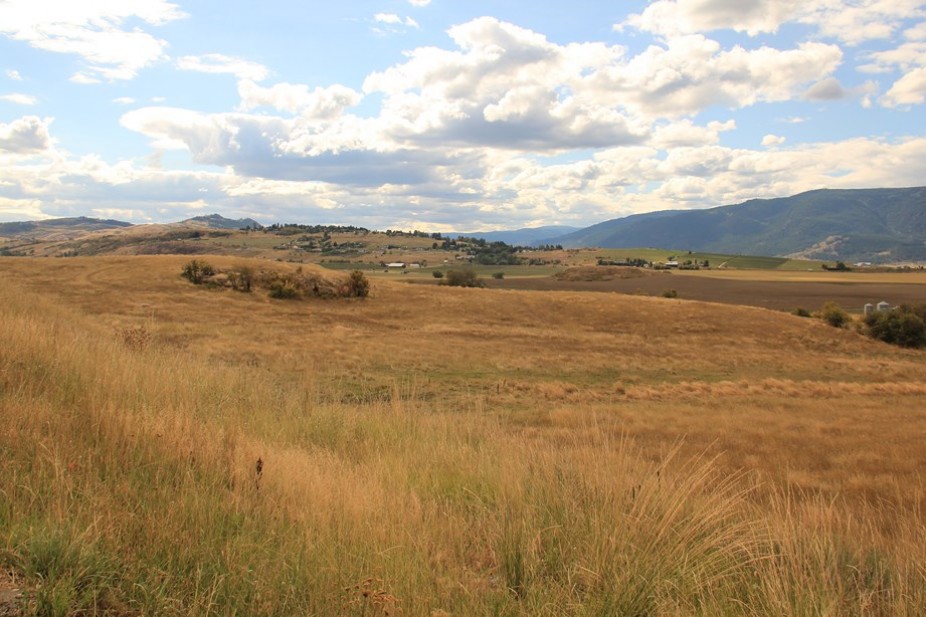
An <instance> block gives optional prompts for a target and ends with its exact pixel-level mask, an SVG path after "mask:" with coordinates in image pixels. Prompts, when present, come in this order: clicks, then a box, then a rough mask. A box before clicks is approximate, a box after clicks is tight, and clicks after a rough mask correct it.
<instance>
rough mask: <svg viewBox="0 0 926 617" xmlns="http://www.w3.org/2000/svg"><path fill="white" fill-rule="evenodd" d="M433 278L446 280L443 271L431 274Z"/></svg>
mask: <svg viewBox="0 0 926 617" xmlns="http://www.w3.org/2000/svg"><path fill="white" fill-rule="evenodd" d="M431 276H433V277H434V278H436V279H442V278H444V271H443V270H435V271H433V272H432V273H431Z"/></svg>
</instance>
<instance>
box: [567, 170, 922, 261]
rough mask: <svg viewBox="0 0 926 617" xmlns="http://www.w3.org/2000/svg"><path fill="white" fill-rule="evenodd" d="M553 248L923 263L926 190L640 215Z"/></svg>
mask: <svg viewBox="0 0 926 617" xmlns="http://www.w3.org/2000/svg"><path fill="white" fill-rule="evenodd" d="M553 241H555V242H557V243H561V244H563V245H564V246H600V247H610V248H618V247H631V246H663V247H665V246H670V247H679V248H683V249H686V250H695V251H710V252H717V253H733V254H749V255H771V256H788V255H799V256H801V257H804V258H810V259H829V260H833V259H840V260H844V261H871V262H891V261H907V260H926V187H919V188H906V189H866V190H817V191H809V192H807V193H801V194H800V195H795V196H793V197H786V198H780V199H754V200H750V201H747V202H744V203H742V204H738V205H732V206H721V207H719V208H711V209H708V210H685V211H681V210H678V211H663V212H654V213H650V214H640V215H635V216H629V217H626V218H622V219H614V220H611V221H605V222H603V223H599V224H597V225H593V226H591V227H588V228H586V229H584V230H581V231H578V232H575V233H573V234H568V235H565V236H561V237H558V238H554V239H553Z"/></svg>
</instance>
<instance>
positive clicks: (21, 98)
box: [0, 92, 39, 105]
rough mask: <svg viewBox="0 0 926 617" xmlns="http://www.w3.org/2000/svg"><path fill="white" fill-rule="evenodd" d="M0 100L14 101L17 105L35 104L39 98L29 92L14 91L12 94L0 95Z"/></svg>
mask: <svg viewBox="0 0 926 617" xmlns="http://www.w3.org/2000/svg"><path fill="white" fill-rule="evenodd" d="M0 101H6V102H7V103H16V104H17V105H35V104H36V103H38V102H39V100H38V99H37V98H35V97H34V96H32V95H31V94H21V93H18V92H14V93H13V94H3V95H0Z"/></svg>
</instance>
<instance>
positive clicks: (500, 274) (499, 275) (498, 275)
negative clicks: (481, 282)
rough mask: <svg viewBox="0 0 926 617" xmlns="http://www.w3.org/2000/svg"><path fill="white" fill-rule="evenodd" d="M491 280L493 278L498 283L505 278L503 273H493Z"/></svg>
mask: <svg viewBox="0 0 926 617" xmlns="http://www.w3.org/2000/svg"><path fill="white" fill-rule="evenodd" d="M492 278H494V279H495V280H496V281H500V280H502V279H503V278H505V273H504V272H493V273H492Z"/></svg>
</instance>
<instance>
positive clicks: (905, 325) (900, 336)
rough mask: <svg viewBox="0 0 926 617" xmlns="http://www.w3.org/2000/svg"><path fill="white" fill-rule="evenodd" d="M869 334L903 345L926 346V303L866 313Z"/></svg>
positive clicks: (880, 339) (886, 341)
mask: <svg viewBox="0 0 926 617" xmlns="http://www.w3.org/2000/svg"><path fill="white" fill-rule="evenodd" d="M863 321H864V323H865V325H866V326H867V327H868V335H869V336H871V337H872V338H876V339H878V340H879V341H884V342H885V343H891V344H892V345H900V346H901V347H912V348H920V347H926V304H918V305H915V306H909V305H902V306H898V307H896V308H894V309H891V310H890V311H877V312H874V313H869V314H868V315H865V318H864V320H863Z"/></svg>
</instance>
